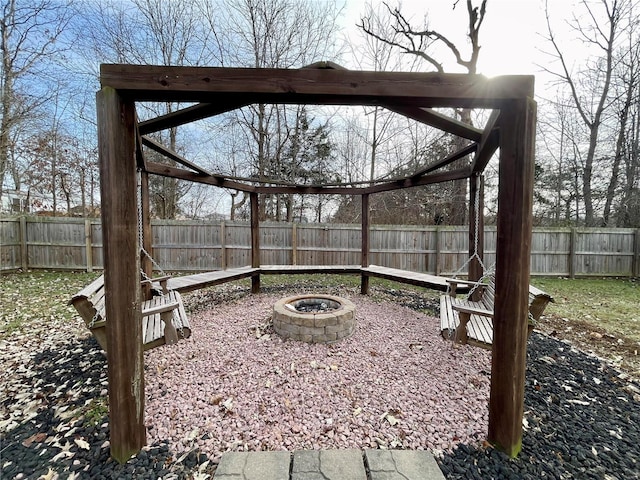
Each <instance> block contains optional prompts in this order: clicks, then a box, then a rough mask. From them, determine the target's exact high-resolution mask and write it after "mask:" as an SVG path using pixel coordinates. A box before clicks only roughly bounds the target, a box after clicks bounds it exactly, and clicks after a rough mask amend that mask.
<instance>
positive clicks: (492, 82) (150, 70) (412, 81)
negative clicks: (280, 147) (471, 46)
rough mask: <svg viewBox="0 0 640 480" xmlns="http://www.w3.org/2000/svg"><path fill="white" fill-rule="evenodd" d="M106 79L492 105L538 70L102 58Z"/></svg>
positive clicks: (166, 86) (128, 89)
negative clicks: (479, 71) (499, 72)
mask: <svg viewBox="0 0 640 480" xmlns="http://www.w3.org/2000/svg"><path fill="white" fill-rule="evenodd" d="M100 81H101V84H102V86H109V87H113V88H115V89H117V90H119V91H120V92H121V93H122V94H123V95H124V96H126V97H127V98H129V99H132V100H135V101H154V100H163V101H165V100H172V101H188V102H203V103H213V104H215V103H218V102H220V101H225V102H242V101H248V102H250V103H298V104H305V103H306V104H325V105H385V104H389V103H394V104H396V105H403V104H404V105H408V106H419V107H428V108H434V107H478V108H494V107H499V105H500V104H501V103H502V102H504V101H505V100H511V99H515V98H523V97H527V96H533V84H534V77H533V76H525V75H509V76H501V77H494V78H490V79H489V78H486V77H484V76H482V75H466V74H440V73H415V72H363V71H353V70H331V69H299V70H294V69H273V68H265V69H257V70H256V69H250V68H218V67H170V66H151V65H118V64H103V65H101V66H100Z"/></svg>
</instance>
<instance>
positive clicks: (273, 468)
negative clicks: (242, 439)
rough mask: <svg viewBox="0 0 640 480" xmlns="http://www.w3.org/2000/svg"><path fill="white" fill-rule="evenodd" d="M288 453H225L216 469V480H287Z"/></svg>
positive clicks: (289, 458) (289, 457)
mask: <svg viewBox="0 0 640 480" xmlns="http://www.w3.org/2000/svg"><path fill="white" fill-rule="evenodd" d="M290 464H291V454H290V453H289V452H227V453H225V454H224V455H222V458H221V459H220V464H219V465H218V468H217V469H216V474H215V476H214V478H215V479H216V480H289V465H290Z"/></svg>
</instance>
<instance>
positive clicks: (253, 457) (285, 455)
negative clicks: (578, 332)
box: [213, 449, 444, 480]
mask: <svg viewBox="0 0 640 480" xmlns="http://www.w3.org/2000/svg"><path fill="white" fill-rule="evenodd" d="M364 456H365V459H364V460H366V463H367V465H368V467H369V476H367V472H366V470H365V466H364V460H363V454H362V451H361V450H356V449H345V450H299V451H297V452H294V453H293V456H292V455H291V454H290V453H289V452H227V453H225V454H224V455H222V459H221V460H220V464H219V465H218V468H217V470H216V474H215V475H214V477H213V478H214V480H444V475H443V474H442V472H441V471H440V469H439V468H438V464H437V463H436V461H435V459H434V458H433V455H431V454H430V453H429V452H425V451H413V450H365V452H364ZM290 472H291V476H289V473H290Z"/></svg>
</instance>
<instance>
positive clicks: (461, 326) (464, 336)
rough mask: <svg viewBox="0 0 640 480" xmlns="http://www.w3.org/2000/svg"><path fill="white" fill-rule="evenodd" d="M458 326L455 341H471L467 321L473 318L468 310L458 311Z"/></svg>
mask: <svg viewBox="0 0 640 480" xmlns="http://www.w3.org/2000/svg"><path fill="white" fill-rule="evenodd" d="M458 319H459V323H458V328H456V336H455V340H454V341H455V343H461V344H463V345H466V344H467V342H468V341H469V334H468V333H467V323H469V320H471V315H470V314H468V313H466V312H458Z"/></svg>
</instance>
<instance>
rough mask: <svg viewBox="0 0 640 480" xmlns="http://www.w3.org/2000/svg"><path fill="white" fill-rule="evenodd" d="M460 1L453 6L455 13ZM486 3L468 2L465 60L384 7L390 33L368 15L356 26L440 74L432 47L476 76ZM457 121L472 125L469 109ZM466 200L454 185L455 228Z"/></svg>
mask: <svg viewBox="0 0 640 480" xmlns="http://www.w3.org/2000/svg"><path fill="white" fill-rule="evenodd" d="M458 3H459V0H457V1H455V2H454V3H453V8H454V9H455V8H456V6H457V5H458ZM486 5H487V0H483V1H482V2H481V3H480V5H479V6H474V5H473V2H472V0H467V2H466V7H467V18H468V23H467V38H468V39H469V45H470V50H469V52H468V55H467V56H465V55H464V54H463V53H462V51H461V50H460V49H459V48H458V46H456V45H455V43H454V42H453V41H451V40H450V39H449V37H448V36H447V35H445V34H443V33H442V32H440V31H438V30H433V29H430V28H429V27H428V25H424V26H423V27H415V26H413V25H412V23H411V22H410V21H409V20H408V19H407V17H406V16H405V15H403V14H402V12H401V11H400V8H399V7H398V8H392V7H390V6H389V4H387V3H385V6H386V8H387V11H388V13H389V14H390V15H391V18H392V20H393V24H392V27H391V31H388V30H387V29H385V28H381V26H380V25H379V22H378V21H377V19H376V16H375V15H373V14H371V13H370V14H369V15H368V16H365V17H363V18H362V19H361V22H360V24H359V25H358V26H359V27H360V28H361V29H362V30H363V31H364V32H365V33H367V34H368V35H370V36H372V37H374V38H376V39H378V40H379V41H381V42H384V43H387V44H389V45H391V46H393V47H395V48H397V49H399V50H400V51H402V52H403V53H405V54H410V55H415V56H416V57H418V58H420V59H421V60H423V61H424V62H426V64H427V65H428V66H429V68H431V69H433V70H435V71H437V72H441V73H443V72H444V71H445V63H444V61H443V60H442V59H440V58H437V57H436V56H435V54H434V53H432V51H433V48H434V46H441V47H444V49H445V51H446V52H448V53H449V54H450V55H451V57H452V58H453V60H454V61H455V63H456V64H457V65H459V66H461V67H463V68H464V69H465V70H466V72H467V73H469V74H475V73H477V67H478V57H479V54H480V28H481V27H482V23H483V21H484V18H485V15H486ZM456 113H457V115H458V116H459V118H460V120H461V121H462V122H464V123H467V124H469V125H471V124H472V121H471V111H470V110H469V109H460V110H458V111H457V112H456ZM464 143H465V140H464V139H460V140H459V143H458V144H456V145H455V147H456V148H462V147H464ZM466 162H468V159H461V160H459V161H458V162H456V163H455V164H454V165H452V167H451V168H457V167H459V166H460V164H464V163H466ZM466 196H467V184H466V182H465V181H457V182H455V183H454V187H453V192H452V195H451V197H452V199H453V202H452V205H451V209H450V210H451V212H450V218H449V221H450V222H451V223H454V224H462V223H464V221H465V218H466V213H467V209H466Z"/></svg>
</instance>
